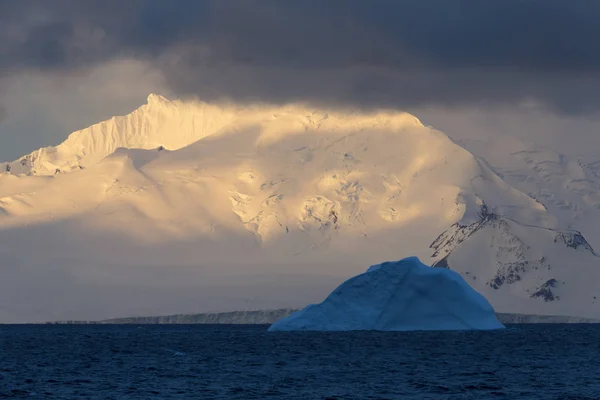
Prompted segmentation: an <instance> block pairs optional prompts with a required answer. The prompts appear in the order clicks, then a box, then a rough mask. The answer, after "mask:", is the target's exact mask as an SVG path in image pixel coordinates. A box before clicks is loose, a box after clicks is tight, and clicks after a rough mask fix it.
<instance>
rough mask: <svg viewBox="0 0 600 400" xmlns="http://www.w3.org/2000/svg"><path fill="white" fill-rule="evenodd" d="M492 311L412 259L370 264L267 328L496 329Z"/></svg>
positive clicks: (459, 284) (463, 287)
mask: <svg viewBox="0 0 600 400" xmlns="http://www.w3.org/2000/svg"><path fill="white" fill-rule="evenodd" d="M502 328H504V325H502V323H500V321H498V318H497V317H496V314H495V312H494V309H493V308H492V306H491V305H490V303H488V301H487V300H486V299H485V297H483V296H482V295H481V294H479V293H478V292H476V291H475V290H474V289H473V288H471V287H470V286H469V284H468V283H467V282H466V281H465V280H464V279H463V278H462V277H461V276H460V275H459V274H458V273H456V272H454V271H451V270H449V269H446V268H434V267H429V266H427V265H425V264H423V263H422V262H421V261H420V260H419V259H418V258H417V257H409V258H405V259H402V260H400V261H395V262H385V263H382V264H377V265H373V266H371V267H370V268H369V269H368V270H367V271H366V272H365V273H363V274H360V275H357V276H355V277H353V278H350V279H348V280H347V281H345V282H344V283H342V284H341V285H340V286H339V287H338V288H337V289H335V290H334V291H333V292H332V293H331V294H330V295H329V296H328V297H327V298H326V299H325V300H324V301H323V302H322V303H320V304H311V305H309V306H308V307H306V308H304V309H302V310H300V311H297V312H295V313H293V314H292V315H290V316H288V317H286V318H283V319H281V320H279V321H277V322H275V323H274V324H273V325H271V326H270V328H269V331H270V332H274V331H353V330H377V331H415V330H492V329H502Z"/></svg>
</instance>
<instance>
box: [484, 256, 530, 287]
mask: <svg viewBox="0 0 600 400" xmlns="http://www.w3.org/2000/svg"><path fill="white" fill-rule="evenodd" d="M527 264H528V262H527V261H522V262H513V263H507V264H504V265H500V266H499V267H498V270H497V271H496V275H495V276H494V277H493V278H492V279H490V280H489V281H488V282H487V285H488V286H489V287H491V288H494V289H496V290H498V289H500V287H501V286H502V285H504V284H505V283H508V284H511V283H515V282H518V281H520V280H521V275H519V274H521V273H524V272H526V271H527V269H526V267H527Z"/></svg>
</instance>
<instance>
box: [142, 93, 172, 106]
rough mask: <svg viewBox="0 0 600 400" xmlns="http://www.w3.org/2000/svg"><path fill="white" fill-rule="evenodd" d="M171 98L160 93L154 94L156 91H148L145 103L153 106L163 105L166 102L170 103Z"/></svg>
mask: <svg viewBox="0 0 600 400" xmlns="http://www.w3.org/2000/svg"><path fill="white" fill-rule="evenodd" d="M170 102H171V100H169V99H167V98H166V97H164V96H161V95H160V94H156V93H150V94H149V95H148V98H147V99H146V103H147V104H148V105H149V106H155V105H164V104H166V103H170Z"/></svg>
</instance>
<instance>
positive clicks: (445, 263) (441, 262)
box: [432, 256, 450, 269]
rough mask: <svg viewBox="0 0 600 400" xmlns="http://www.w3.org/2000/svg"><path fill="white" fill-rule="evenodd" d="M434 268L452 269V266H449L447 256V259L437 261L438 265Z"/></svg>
mask: <svg viewBox="0 0 600 400" xmlns="http://www.w3.org/2000/svg"><path fill="white" fill-rule="evenodd" d="M432 267H435V268H446V269H450V265H448V256H446V257H444V258H442V259H441V260H439V261H437V262H436V263H434V264H433V265H432Z"/></svg>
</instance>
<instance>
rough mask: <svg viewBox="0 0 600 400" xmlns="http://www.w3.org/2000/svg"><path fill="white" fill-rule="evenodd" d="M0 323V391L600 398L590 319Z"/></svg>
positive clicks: (598, 329)
mask: <svg viewBox="0 0 600 400" xmlns="http://www.w3.org/2000/svg"><path fill="white" fill-rule="evenodd" d="M266 328H267V327H266V326H222V325H221V326H207V325H186V326H181V325H162V326H160V325H153V326H132V325H127V326H109V325H79V326H77V325H71V326H69V325H22V326H8V325H0V398H28V399H32V398H33V399H478V400H479V399H488V398H489V399H502V398H504V399H544V400H547V399H600V326H598V325H514V326H509V327H508V329H506V330H504V331H495V332H411V333H386V332H379V333H378V332H352V333H267V332H266Z"/></svg>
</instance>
